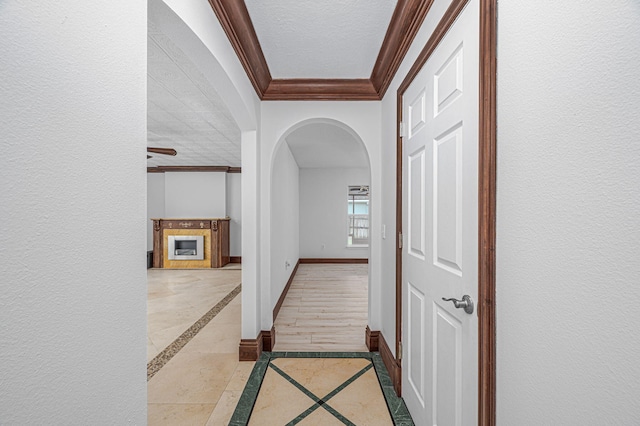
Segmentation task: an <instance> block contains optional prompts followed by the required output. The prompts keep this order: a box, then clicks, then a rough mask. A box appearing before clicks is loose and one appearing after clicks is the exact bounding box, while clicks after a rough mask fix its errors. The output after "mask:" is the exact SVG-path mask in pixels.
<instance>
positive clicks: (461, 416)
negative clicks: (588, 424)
mask: <svg viewBox="0 0 640 426" xmlns="http://www.w3.org/2000/svg"><path fill="white" fill-rule="evenodd" d="M478 45H479V13H478V1H477V0H471V1H470V2H469V4H468V5H467V6H466V8H465V10H464V11H463V12H462V13H461V15H460V16H459V17H458V19H457V21H456V22H455V24H454V25H453V27H452V28H451V29H450V30H449V32H448V34H447V35H446V36H445V37H444V39H443V40H442V41H441V42H440V44H439V45H438V47H437V48H436V49H435V51H434V52H433V54H432V55H431V57H430V58H429V59H428V61H427V63H426V64H425V65H424V67H423V68H422V70H421V71H420V73H419V74H418V76H417V77H416V78H415V80H414V81H413V83H412V84H411V86H410V87H409V88H408V89H407V91H406V92H405V94H404V97H403V120H404V124H405V128H407V134H406V135H404V140H403V145H404V147H403V157H404V159H403V172H402V173H403V182H404V184H403V219H402V222H403V235H404V245H403V247H404V249H403V250H404V252H403V262H402V266H403V274H402V276H403V283H402V284H403V306H404V308H403V318H402V321H403V327H402V330H403V333H402V342H403V347H404V354H403V360H402V366H403V368H402V395H403V397H404V399H405V401H406V403H407V406H408V408H409V411H410V412H411V415H412V416H413V418H414V421H415V423H416V424H417V425H441V426H461V425H474V424H476V423H477V410H478V407H477V404H478V389H477V388H478V377H477V374H478V317H477V312H476V309H475V308H476V307H475V306H474V311H473V313H472V314H468V313H466V312H465V310H464V309H456V307H455V306H454V304H453V303H452V302H450V301H449V302H447V301H443V300H442V299H443V298H456V299H459V300H461V299H462V297H463V295H469V296H470V297H471V299H472V300H473V301H474V302H476V301H477V295H478V131H479V126H478V105H479V99H478V86H479V75H478V73H479V52H478Z"/></svg>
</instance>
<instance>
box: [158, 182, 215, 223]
mask: <svg viewBox="0 0 640 426" xmlns="http://www.w3.org/2000/svg"><path fill="white" fill-rule="evenodd" d="M164 187H165V196H164V214H165V217H168V218H171V217H176V218H179V217H184V218H200V217H203V218H206V217H225V216H226V215H227V174H226V173H220V172H170V173H165V178H164Z"/></svg>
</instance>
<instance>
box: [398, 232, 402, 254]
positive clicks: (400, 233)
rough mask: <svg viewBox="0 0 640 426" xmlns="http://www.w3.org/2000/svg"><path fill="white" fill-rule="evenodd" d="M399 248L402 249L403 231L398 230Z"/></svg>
mask: <svg viewBox="0 0 640 426" xmlns="http://www.w3.org/2000/svg"><path fill="white" fill-rule="evenodd" d="M398 248H399V249H400V250H402V232H398Z"/></svg>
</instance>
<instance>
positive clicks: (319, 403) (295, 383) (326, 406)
mask: <svg viewBox="0 0 640 426" xmlns="http://www.w3.org/2000/svg"><path fill="white" fill-rule="evenodd" d="M269 367H271V369H272V370H274V371H275V372H277V373H278V374H280V375H281V376H282V377H284V378H285V379H286V380H287V381H288V382H289V383H291V384H292V385H293V386H295V387H296V388H298V390H300V391H301V392H302V393H304V394H305V395H307V396H308V397H309V398H311V399H312V400H314V401H315V403H316V404H315V405H314V406H312V407H310V408H308V409H307V410H306V411H305V412H303V413H302V414H300V415H299V416H298V417H296V418H295V419H293V420H292V421H291V422H289V423H287V426H293V425H296V424H298V423H299V422H301V421H302V419H304V418H305V417H307V416H308V415H309V414H311V413H313V412H314V411H315V410H316V409H318V408H319V407H323V408H324V409H326V410H327V411H328V412H330V413H331V414H333V415H334V416H335V417H337V418H338V419H340V421H342V422H343V423H344V424H349V425H350V424H353V423H351V422H350V421H349V420H348V419H347V418H346V417H344V416H343V415H342V414H340V413H339V412H338V411H336V410H335V409H334V408H332V407H331V406H330V405H329V404H327V401H329V400H330V399H331V398H333V397H334V396H336V395H337V394H338V392H340V391H341V390H343V389H344V388H346V387H347V386H349V385H350V384H351V383H353V382H354V381H355V380H356V379H358V377H360V376H362V375H363V374H364V373H366V372H367V371H369V370H370V369H371V368H372V367H373V364H369V365H367V366H366V367H364V368H363V369H362V370H360V371H359V372H357V373H356V374H354V375H353V376H352V377H351V378H350V379H349V380H347V381H346V382H344V383H343V384H341V385H340V386H338V387H337V388H335V389H334V390H333V391H331V392H329V393H328V394H327V395H326V396H325V397H324V398H318V397H317V396H316V395H314V394H313V392H311V391H310V390H308V389H307V388H305V387H304V386H302V385H301V384H300V383H298V381H296V379H294V378H293V377H291V376H289V375H288V374H287V373H285V372H284V371H282V370H281V369H280V368H278V367H277V366H275V365H273V364H271V363H270V364H269ZM345 422H346V423H345Z"/></svg>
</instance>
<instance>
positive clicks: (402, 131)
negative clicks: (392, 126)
mask: <svg viewBox="0 0 640 426" xmlns="http://www.w3.org/2000/svg"><path fill="white" fill-rule="evenodd" d="M398 132H399V134H398V136H400V137H401V138H404V136H405V134H404V121H401V122H400V126H399V130H398Z"/></svg>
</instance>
